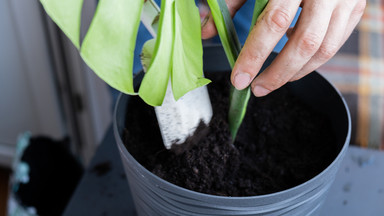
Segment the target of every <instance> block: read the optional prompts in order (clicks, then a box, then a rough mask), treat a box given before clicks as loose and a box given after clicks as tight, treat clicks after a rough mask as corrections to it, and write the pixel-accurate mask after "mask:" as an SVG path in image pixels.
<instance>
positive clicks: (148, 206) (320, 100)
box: [114, 47, 351, 216]
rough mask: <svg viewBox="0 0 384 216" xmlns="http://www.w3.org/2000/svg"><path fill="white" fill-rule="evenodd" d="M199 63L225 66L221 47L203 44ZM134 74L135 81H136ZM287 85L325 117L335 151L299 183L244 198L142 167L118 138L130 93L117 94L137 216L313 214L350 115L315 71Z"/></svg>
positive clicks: (117, 123)
mask: <svg viewBox="0 0 384 216" xmlns="http://www.w3.org/2000/svg"><path fill="white" fill-rule="evenodd" d="M274 57H275V54H272V55H271V56H270V57H269V58H268V60H267V61H266V64H265V65H269V64H270V63H271V61H272V59H273V58H274ZM204 63H205V64H206V65H204V68H205V71H228V69H229V65H228V63H227V61H226V58H225V54H224V52H223V50H222V48H221V47H206V48H205V50H204ZM139 79H140V78H137V79H136V81H137V82H139ZM289 88H291V89H292V91H293V92H294V93H295V94H296V95H297V96H298V97H300V98H301V99H302V100H303V101H304V102H305V103H306V104H308V105H310V106H311V107H313V108H314V109H316V110H318V111H319V112H321V113H324V114H325V115H326V116H328V117H329V119H330V120H331V123H332V125H330V127H331V128H332V129H333V131H334V134H336V139H337V143H336V145H337V149H338V151H339V153H338V155H337V157H336V158H335V159H334V161H333V162H332V163H331V164H330V165H329V166H328V167H327V168H326V169H325V170H324V171H322V172H321V173H319V174H318V175H317V176H315V177H314V178H312V179H310V180H309V181H307V182H305V183H303V184H300V185H298V186H296V187H294V188H290V189H288V190H284V191H281V192H277V193H272V194H267V195H262V196H250V197H224V196H214V195H208V194H203V193H198V192H194V191H191V190H188V189H185V188H181V187H179V186H176V185H174V184H171V183H169V182H167V181H165V180H163V179H161V178H159V177H157V176H156V175H154V174H152V173H151V172H150V171H148V170H147V169H145V168H144V167H143V166H142V165H140V164H139V163H138V162H137V161H136V160H135V159H134V158H133V157H132V155H131V154H130V153H129V152H128V151H127V149H126V147H125V146H124V144H123V142H122V138H121V137H122V133H123V129H124V127H125V125H124V124H125V119H126V115H127V113H126V112H125V110H126V107H127V106H129V99H130V97H129V96H127V95H121V96H120V98H119V100H118V102H117V105H116V110H115V116H114V133H115V138H116V141H117V145H118V148H119V151H120V155H121V159H122V162H123V165H124V169H125V173H126V176H127V179H128V183H129V186H130V188H131V191H132V196H133V199H134V202H135V206H136V210H137V213H138V215H150V216H153V215H164V216H169V215H317V214H318V212H319V209H320V207H321V206H322V204H323V202H324V200H325V198H326V195H327V191H328V190H329V188H330V186H331V184H332V182H333V181H334V179H335V175H336V172H337V170H338V169H339V166H340V163H341V161H342V159H343V157H344V155H345V153H346V150H347V147H348V144H349V140H350V134H351V120H350V114H349V110H348V107H347V105H346V103H345V101H344V99H343V97H342V96H341V94H340V93H339V92H338V91H337V90H336V89H335V87H333V86H332V85H331V84H330V83H329V82H328V81H327V80H326V79H325V78H324V77H322V76H321V75H320V74H318V73H317V72H314V73H311V74H310V75H308V76H306V77H305V78H303V79H301V80H299V81H297V82H293V83H290V84H289ZM138 136H140V134H138Z"/></svg>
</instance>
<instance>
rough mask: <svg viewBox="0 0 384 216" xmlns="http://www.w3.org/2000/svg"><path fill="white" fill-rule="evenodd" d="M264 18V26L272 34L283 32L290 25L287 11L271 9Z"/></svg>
mask: <svg viewBox="0 0 384 216" xmlns="http://www.w3.org/2000/svg"><path fill="white" fill-rule="evenodd" d="M265 16H266V19H265V21H266V25H267V27H268V28H269V29H270V30H271V31H273V32H283V31H285V30H286V29H288V27H289V25H290V24H291V23H290V20H291V19H290V17H289V15H288V13H287V11H285V10H284V9H281V8H275V9H272V10H270V11H268V12H267V13H266V14H265Z"/></svg>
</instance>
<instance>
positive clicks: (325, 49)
mask: <svg viewBox="0 0 384 216" xmlns="http://www.w3.org/2000/svg"><path fill="white" fill-rule="evenodd" d="M364 8H365V0H362V1H359V2H358V3H357V4H356V6H355V7H354V8H353V9H351V10H348V7H345V6H344V5H339V7H338V8H336V9H335V11H334V12H333V15H332V19H331V22H330V25H329V27H328V32H327V34H326V36H325V39H324V41H323V43H322V45H321V46H320V48H319V50H318V51H317V52H316V54H315V55H314V56H313V57H312V59H311V60H310V61H309V62H308V63H307V64H306V65H305V66H304V67H303V68H302V69H301V70H300V72H299V73H297V74H296V75H295V76H294V77H293V78H292V79H291V80H290V81H295V80H298V79H301V78H302V77H304V76H305V75H307V74H308V73H310V72H312V71H314V70H316V69H317V68H319V67H320V66H321V65H323V64H324V63H326V62H327V61H328V60H329V59H331V58H332V57H333V56H334V55H335V54H336V53H337V51H338V50H339V49H340V48H341V46H342V45H343V44H344V43H345V41H346V40H347V39H348V37H349V36H350V35H351V33H352V31H353V29H354V28H355V27H356V25H357V23H358V22H359V20H360V18H361V16H362V14H363V13H364Z"/></svg>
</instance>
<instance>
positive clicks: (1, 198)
mask: <svg viewBox="0 0 384 216" xmlns="http://www.w3.org/2000/svg"><path fill="white" fill-rule="evenodd" d="M10 173H11V172H10V170H9V169H5V168H2V167H0V216H5V215H6V207H7V200H8V181H9V175H10Z"/></svg>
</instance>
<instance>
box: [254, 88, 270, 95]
mask: <svg viewBox="0 0 384 216" xmlns="http://www.w3.org/2000/svg"><path fill="white" fill-rule="evenodd" d="M269 93H271V91H270V90H268V89H266V88H264V87H261V86H259V85H257V86H255V87H254V88H253V94H254V95H255V96H256V97H263V96H265V95H267V94H269Z"/></svg>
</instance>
